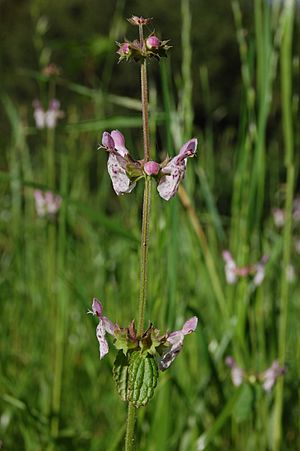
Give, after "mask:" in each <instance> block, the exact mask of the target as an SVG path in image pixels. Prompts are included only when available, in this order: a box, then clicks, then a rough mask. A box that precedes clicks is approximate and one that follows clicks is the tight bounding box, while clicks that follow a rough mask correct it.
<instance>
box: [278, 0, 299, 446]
mask: <svg viewBox="0 0 300 451" xmlns="http://www.w3.org/2000/svg"><path fill="white" fill-rule="evenodd" d="M294 6H295V2H294V1H293V0H290V1H289V2H288V3H287V4H286V6H285V10H284V12H283V14H284V17H283V20H284V29H283V39H282V46H281V96H282V114H283V119H282V120H283V135H284V144H285V166H286V172H287V183H286V200H285V218H286V219H285V224H284V232H283V268H282V273H281V274H282V276H281V287H280V288H281V289H280V317H279V349H278V351H279V352H278V354H279V355H278V357H279V360H280V362H281V363H284V360H285V357H286V333H287V319H288V297H289V285H288V279H287V270H288V266H289V263H290V256H291V238H292V204H293V191H294V182H295V167H294V163H293V153H294V137H293V112H292V68H291V62H292V36H293V21H294ZM283 389H284V379H283V378H281V379H280V380H278V383H277V385H276V399H275V418H274V421H275V424H274V442H273V450H275V451H279V449H281V437H282V410H283V395H284V393H283Z"/></svg>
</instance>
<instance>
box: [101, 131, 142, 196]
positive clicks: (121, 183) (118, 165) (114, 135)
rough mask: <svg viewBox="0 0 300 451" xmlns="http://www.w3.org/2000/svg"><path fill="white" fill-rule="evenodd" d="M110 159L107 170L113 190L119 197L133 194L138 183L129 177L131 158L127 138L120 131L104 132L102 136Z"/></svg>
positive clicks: (103, 145)
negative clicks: (127, 147) (129, 157)
mask: <svg viewBox="0 0 300 451" xmlns="http://www.w3.org/2000/svg"><path fill="white" fill-rule="evenodd" d="M100 147H101V148H104V149H105V150H106V151H107V152H109V157H108V161H107V170H108V173H109V175H110V178H111V181H112V184H113V188H114V190H115V192H116V194H117V195H118V196H120V195H121V194H125V193H131V191H132V190H133V188H134V187H135V185H136V183H135V182H132V181H131V180H130V178H129V177H128V174H127V171H126V166H127V163H128V160H127V159H126V157H127V155H128V156H129V153H128V150H127V149H126V147H125V138H124V136H123V135H122V133H121V132H120V131H119V130H113V131H112V132H111V133H108V132H104V133H103V135H102V146H100Z"/></svg>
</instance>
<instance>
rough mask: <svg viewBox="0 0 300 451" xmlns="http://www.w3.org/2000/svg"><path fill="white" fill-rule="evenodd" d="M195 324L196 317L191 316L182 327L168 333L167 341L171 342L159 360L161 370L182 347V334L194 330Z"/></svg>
mask: <svg viewBox="0 0 300 451" xmlns="http://www.w3.org/2000/svg"><path fill="white" fill-rule="evenodd" d="M197 324H198V318H197V317H196V316H193V317H192V318H190V319H189V320H187V321H186V322H185V323H184V325H183V327H182V329H180V330H176V331H175V332H171V333H170V334H169V335H168V338H167V342H168V343H170V344H171V348H169V349H167V350H166V351H165V352H164V354H163V355H162V358H161V359H160V360H159V368H160V370H161V371H165V370H166V369H168V368H169V367H170V365H171V364H172V362H173V361H174V360H175V359H176V357H177V356H178V354H179V352H180V351H181V349H182V346H183V341H184V336H185V335H188V334H190V333H192V332H194V330H195V329H196V327H197Z"/></svg>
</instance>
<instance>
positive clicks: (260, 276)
mask: <svg viewBox="0 0 300 451" xmlns="http://www.w3.org/2000/svg"><path fill="white" fill-rule="evenodd" d="M268 260H269V257H268V256H267V255H264V256H263V258H262V259H261V260H260V261H259V262H258V263H256V265H255V266H254V272H255V275H254V279H253V283H254V285H255V286H257V287H258V286H259V285H261V284H262V283H263V281H264V278H265V266H266V263H267V261H268Z"/></svg>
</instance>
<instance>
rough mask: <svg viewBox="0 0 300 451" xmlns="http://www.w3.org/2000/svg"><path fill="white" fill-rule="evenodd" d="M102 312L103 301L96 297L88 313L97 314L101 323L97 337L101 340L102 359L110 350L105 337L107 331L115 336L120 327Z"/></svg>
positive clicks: (100, 351) (97, 330)
mask: <svg viewBox="0 0 300 451" xmlns="http://www.w3.org/2000/svg"><path fill="white" fill-rule="evenodd" d="M102 312H103V307H102V304H101V302H100V301H98V299H96V298H94V299H93V303H92V310H89V311H88V313H91V314H92V315H94V316H97V317H98V319H99V324H98V326H97V328H96V337H97V339H98V342H99V353H100V359H102V358H103V357H104V356H105V355H106V354H107V353H108V351H109V347H108V343H107V340H106V338H105V335H106V333H108V334H110V335H113V336H114V334H115V330H116V328H117V327H118V326H117V325H116V324H113V323H112V322H111V321H110V319H108V318H107V317H106V316H103V314H102Z"/></svg>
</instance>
